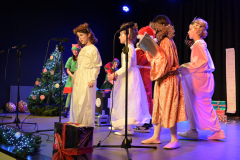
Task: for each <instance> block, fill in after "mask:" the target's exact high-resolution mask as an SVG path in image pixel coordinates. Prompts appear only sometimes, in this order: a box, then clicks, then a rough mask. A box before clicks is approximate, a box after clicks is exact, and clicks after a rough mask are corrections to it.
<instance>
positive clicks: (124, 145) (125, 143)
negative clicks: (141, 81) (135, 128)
mask: <svg viewBox="0 0 240 160" xmlns="http://www.w3.org/2000/svg"><path fill="white" fill-rule="evenodd" d="M128 52H129V48H128V31H127V29H126V44H125V46H124V47H123V53H124V54H126V82H125V83H126V85H125V138H124V139H123V141H122V144H121V145H101V143H98V144H97V145H93V148H96V147H112V148H124V149H125V150H126V152H127V156H128V159H129V160H131V159H130V156H129V151H128V149H129V148H153V149H157V147H156V146H132V145H131V143H132V138H128V135H127V126H128V120H127V119H128V116H127V115H128ZM112 107H113V106H112Z"/></svg>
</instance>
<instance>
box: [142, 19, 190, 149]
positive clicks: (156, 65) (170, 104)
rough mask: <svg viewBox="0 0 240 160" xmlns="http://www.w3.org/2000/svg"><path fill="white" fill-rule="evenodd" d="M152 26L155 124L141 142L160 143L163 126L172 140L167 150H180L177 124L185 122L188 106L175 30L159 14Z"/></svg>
mask: <svg viewBox="0 0 240 160" xmlns="http://www.w3.org/2000/svg"><path fill="white" fill-rule="evenodd" d="M150 26H151V27H152V28H153V29H154V32H155V34H156V38H157V40H158V44H159V48H158V53H157V54H156V55H155V56H154V57H152V56H151V54H150V53H149V52H147V59H148V61H149V62H150V64H151V71H150V78H151V80H152V81H155V86H154V103H153V113H152V123H153V124H155V125H154V134H153V136H152V137H151V138H149V139H147V140H144V141H142V143H144V144H150V143H154V144H160V143H161V140H160V132H161V127H165V128H170V132H171V141H170V143H168V144H167V145H165V146H164V148H165V149H175V148H178V147H180V144H179V142H178V138H177V135H176V134H177V122H182V121H186V120H187V118H186V113H185V103H184V98H183V91H182V85H181V81H180V78H179V76H178V72H177V70H178V68H179V62H178V55H177V48H176V45H175V43H174V41H173V39H172V38H173V37H174V32H175V31H174V27H173V26H172V25H171V22H170V20H169V19H168V17H167V16H164V15H159V16H157V17H156V18H154V20H153V22H151V23H150Z"/></svg>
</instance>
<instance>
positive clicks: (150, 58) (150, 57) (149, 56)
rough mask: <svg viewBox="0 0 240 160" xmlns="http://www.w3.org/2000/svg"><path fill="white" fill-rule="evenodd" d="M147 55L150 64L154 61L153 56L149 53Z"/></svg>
mask: <svg viewBox="0 0 240 160" xmlns="http://www.w3.org/2000/svg"><path fill="white" fill-rule="evenodd" d="M145 53H146V57H147V60H148V61H149V62H150V61H151V60H152V59H153V56H152V55H151V53H149V52H148V51H146V52H145Z"/></svg>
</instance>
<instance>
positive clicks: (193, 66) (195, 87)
mask: <svg viewBox="0 0 240 160" xmlns="http://www.w3.org/2000/svg"><path fill="white" fill-rule="evenodd" d="M191 49H192V52H191V62H189V63H185V64H183V65H181V67H180V70H181V81H182V86H183V93H184V100H185V103H186V110H187V114H188V119H189V122H190V127H191V129H196V127H198V128H199V129H201V130H211V131H219V130H221V127H220V124H219V121H218V118H217V115H216V112H215V110H214V109H213V106H212V104H211V101H212V95H213V93H214V77H213V74H212V72H213V71H214V70H215V67H214V64H213V61H212V58H211V55H210V53H209V51H208V49H207V44H206V42H205V41H204V40H197V41H196V42H195V43H194V44H193V46H192V47H191Z"/></svg>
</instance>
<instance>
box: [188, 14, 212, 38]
mask: <svg viewBox="0 0 240 160" xmlns="http://www.w3.org/2000/svg"><path fill="white" fill-rule="evenodd" d="M191 25H192V26H193V28H195V29H198V32H197V33H198V34H199V36H200V37H201V38H206V37H207V35H208V32H207V29H208V23H207V22H206V21H205V20H203V19H201V18H196V19H194V20H193V21H192V23H191Z"/></svg>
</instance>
